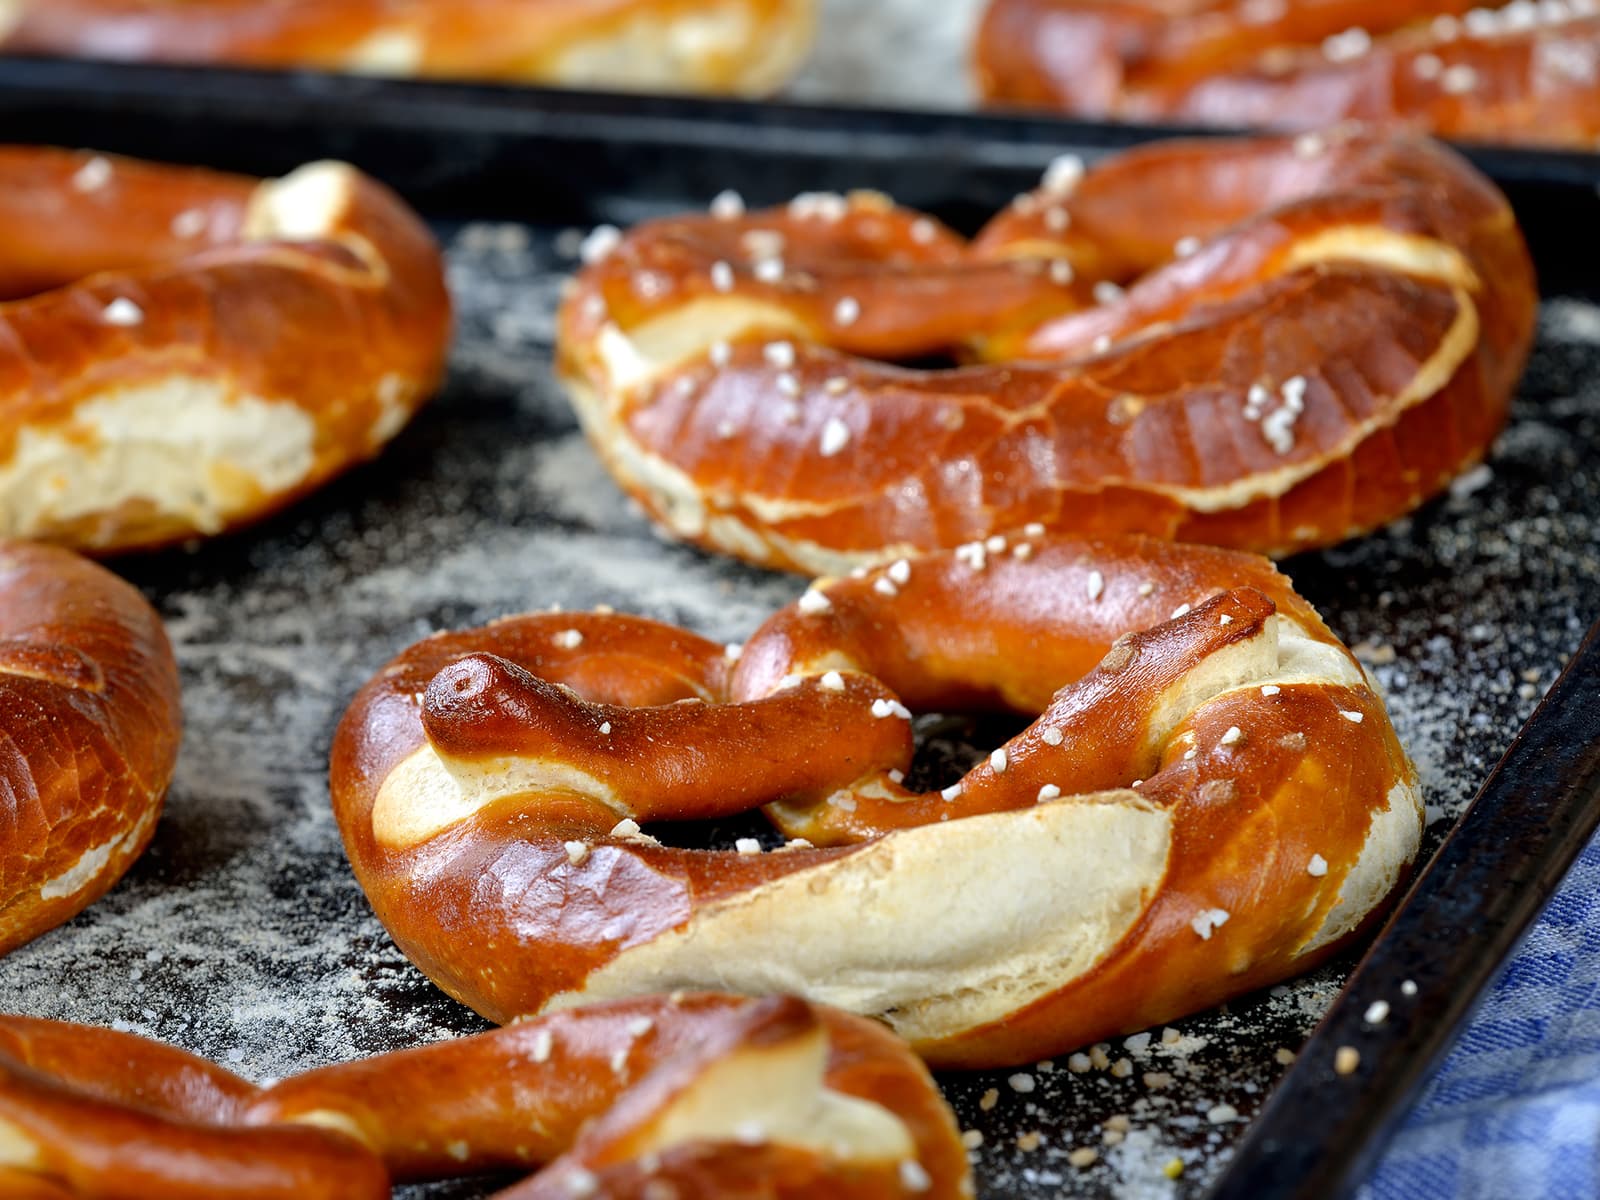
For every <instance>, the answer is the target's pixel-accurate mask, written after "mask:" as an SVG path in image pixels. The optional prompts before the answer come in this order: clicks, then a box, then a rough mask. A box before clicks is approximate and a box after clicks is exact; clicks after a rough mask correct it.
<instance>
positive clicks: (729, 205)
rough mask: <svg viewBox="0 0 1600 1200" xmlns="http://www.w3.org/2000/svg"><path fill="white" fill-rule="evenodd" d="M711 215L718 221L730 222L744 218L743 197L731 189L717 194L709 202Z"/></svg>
mask: <svg viewBox="0 0 1600 1200" xmlns="http://www.w3.org/2000/svg"><path fill="white" fill-rule="evenodd" d="M702 194H703V193H702ZM711 215H712V216H713V217H716V218H717V220H719V221H732V220H735V219H736V218H738V217H742V216H744V197H743V196H741V195H739V193H738V192H735V191H733V190H732V189H729V190H728V191H725V192H718V193H717V195H716V197H715V198H714V199H713V200H712V201H711Z"/></svg>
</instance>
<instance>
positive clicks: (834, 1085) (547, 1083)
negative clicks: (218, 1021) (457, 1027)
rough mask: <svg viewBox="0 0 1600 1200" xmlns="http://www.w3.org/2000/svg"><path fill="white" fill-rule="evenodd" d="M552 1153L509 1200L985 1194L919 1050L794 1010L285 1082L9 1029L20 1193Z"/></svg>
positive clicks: (703, 1011)
mask: <svg viewBox="0 0 1600 1200" xmlns="http://www.w3.org/2000/svg"><path fill="white" fill-rule="evenodd" d="M540 1164H549V1165H548V1166H546V1167H545V1169H544V1170H542V1171H541V1172H540V1173H539V1174H537V1175H535V1176H533V1177H532V1178H531V1179H529V1180H528V1181H527V1182H526V1183H524V1184H521V1185H519V1186H516V1187H513V1188H511V1189H509V1190H507V1191H504V1192H500V1193H497V1195H500V1196H503V1197H505V1198H506V1200H536V1198H544V1197H552V1198H555V1197H559V1198H560V1200H575V1198H577V1197H615V1198H618V1200H621V1198H624V1197H638V1198H639V1200H673V1198H679V1200H690V1198H691V1197H692V1198H701V1197H704V1198H707V1200H713V1198H725V1200H737V1198H749V1200H756V1198H758V1197H772V1198H774V1200H776V1198H779V1197H790V1198H793V1200H802V1198H806V1197H812V1198H816V1200H822V1198H823V1197H827V1198H830V1200H831V1198H833V1197H860V1198H861V1200H876V1198H878V1197H902V1196H904V1197H909V1196H921V1197H930V1198H932V1200H955V1198H956V1197H961V1196H970V1195H971V1181H970V1178H969V1174H968V1168H967V1162H966V1153H965V1151H964V1150H963V1148H962V1146H961V1142H960V1140H959V1138H958V1136H957V1130H956V1127H955V1122H954V1119H953V1117H952V1116H951V1114H950V1111H949V1109H948V1108H947V1107H946V1106H945V1104H944V1102H943V1100H941V1099H940V1097H939V1093H938V1090H937V1089H936V1088H935V1087H934V1085H933V1081H932V1080H931V1079H929V1078H928V1074H927V1071H926V1069H925V1068H923V1066H922V1065H921V1064H920V1063H919V1062H918V1061H917V1060H916V1059H915V1058H914V1057H913V1056H912V1055H911V1053H910V1052H909V1051H908V1050H907V1049H906V1048H905V1046H904V1045H902V1044H901V1043H900V1042H898V1041H897V1040H896V1039H895V1038H894V1037H893V1036H892V1035H891V1034H889V1033H888V1032H887V1031H886V1030H884V1029H883V1028H882V1027H881V1026H878V1025H876V1024H874V1023H873V1022H870V1021H864V1020H862V1019H860V1018H859V1017H852V1016H849V1015H847V1014H845V1013H840V1012H835V1011H831V1010H828V1009H822V1008H817V1007H814V1006H812V1005H808V1004H805V1003H803V1002H802V1001H799V1000H795V999H791V998H773V999H768V1000H745V999H737V998H734V997H731V996H724V995H690V996H679V997H672V998H660V997H656V998H650V999H641V1000H631V1001H625V1002H622V1003H617V1004H610V1005H604V1006H596V1007H594V1008H590V1009H586V1010H582V1011H578V1012H570V1013H559V1014H555V1015H553V1016H549V1017H545V1018H542V1019H540V1020H538V1021H534V1022H528V1023H525V1024H521V1025H517V1026H515V1027H513V1028H509V1029H502V1030H499V1031H497V1032H494V1033H488V1034H483V1035H480V1036H478V1037H473V1038H464V1039H461V1040H459V1041H453V1042H444V1043H440V1044H438V1045H434V1046H429V1047H425V1048H423V1049H418V1050H410V1051H403V1052H400V1053H396V1054H388V1055H383V1056H380V1057H377V1058H371V1059H366V1060H364V1061H359V1062H353V1063H347V1064H344V1065H341V1066H335V1067H329V1068H325V1069H322V1070H317V1071H311V1072H308V1073H306V1074H304V1075H298V1076H295V1077H293V1078H290V1079H287V1080H284V1081H283V1082H281V1083H277V1084H274V1085H272V1086H270V1087H266V1088H258V1087H255V1086H253V1085H251V1084H249V1083H248V1082H246V1081H245V1080H243V1079H240V1078H239V1077H237V1076H235V1075H232V1074H230V1073H229V1072H227V1071H224V1070H222V1069H221V1068H219V1067H215V1066H213V1065H212V1064H210V1063H208V1062H206V1061H204V1060H203V1059H198V1058H195V1057H193V1056H192V1055H189V1054H185V1053H183V1052H182V1051H179V1050H176V1049H173V1048H171V1047H168V1046H164V1045H161V1044H160V1043H157V1042H150V1041H146V1040H144V1039H142V1038H137V1037H132V1036H130V1035H128V1034H120V1033H111V1032H108V1031H105V1030H101V1029H93V1028H89V1027H86V1026H81V1025H68V1024H63V1023H58V1022H52V1021H38V1020H30V1019H28V1018H24V1017H0V1193H3V1194H4V1195H6V1196H16V1195H19V1194H20V1195H23V1196H41V1197H52V1198H71V1200H124V1198H128V1200H149V1198H150V1197H155V1196H159V1197H161V1198H162V1200H244V1198H246V1197H248V1198H249V1200H363V1198H366V1197H374V1198H376V1197H386V1196H388V1195H389V1188H390V1182H391V1179H393V1180H394V1181H408V1180H422V1179H439V1178H448V1177H451V1176H456V1175H462V1174H468V1173H477V1172H483V1171H494V1170H518V1169H522V1170H527V1169H530V1168H532V1167H534V1166H538V1165H540ZM30 1189H31V1190H30Z"/></svg>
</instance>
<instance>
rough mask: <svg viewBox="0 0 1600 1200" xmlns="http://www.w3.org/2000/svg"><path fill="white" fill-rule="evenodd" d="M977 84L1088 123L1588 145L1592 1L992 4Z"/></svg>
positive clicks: (1599, 36) (1596, 69) (1597, 61)
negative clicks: (1378, 129)
mask: <svg viewBox="0 0 1600 1200" xmlns="http://www.w3.org/2000/svg"><path fill="white" fill-rule="evenodd" d="M974 61H975V67H976V74H977V79H978V89H979V91H980V93H981V94H982V95H983V96H984V98H985V99H987V100H989V101H991V102H994V103H999V104H1012V105H1026V106H1030V107H1044V108H1052V109H1058V110H1061V111H1065V112H1070V113H1074V114H1077V115H1079V116H1084V117H1098V118H1108V117H1109V118H1121V119H1129V120H1137V121H1151V120H1167V121H1177V122H1181V123H1184V124H1191V125H1192V124H1205V125H1220V126H1225V127H1229V128H1236V129H1237V128H1251V127H1254V128H1272V129H1313V128H1316V127H1318V126H1319V125H1324V124H1328V123H1331V122H1334V121H1339V120H1356V121H1362V122H1365V123H1368V124H1374V125H1384V126H1391V127H1392V126H1405V127H1409V128H1413V129H1418V130H1422V131H1426V132H1431V133H1434V134H1437V135H1439V136H1443V137H1452V138H1462V139H1468V140H1492V141H1503V142H1517V143H1523V144H1531V145H1546V146H1570V147H1581V148H1583V149H1590V148H1593V147H1594V146H1595V145H1596V143H1597V142H1600V93H1597V91H1596V84H1597V83H1600V3H1595V2H1594V0H1557V2H1555V3H1542V4H1536V3H1532V2H1531V0H1516V2H1514V3H1510V4H1506V5H1504V6H1503V7H1500V8H1498V9H1496V8H1488V7H1480V6H1478V5H1476V4H1474V3H1473V0H1410V2H1406V0H1401V2H1400V3H1394V4H1389V3H1378V2H1377V0H1315V2H1314V3H1287V2H1284V0H1139V2H1137V3H1117V4H1107V3H1104V2H1103V0H990V4H989V7H988V9H987V11H986V12H985V15H984V19H983V22H982V25H981V26H980V29H979V33H978V39H977V45H976V50H975V56H974Z"/></svg>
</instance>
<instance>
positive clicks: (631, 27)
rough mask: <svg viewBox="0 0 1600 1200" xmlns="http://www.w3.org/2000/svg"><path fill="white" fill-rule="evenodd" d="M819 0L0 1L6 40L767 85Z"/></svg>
mask: <svg viewBox="0 0 1600 1200" xmlns="http://www.w3.org/2000/svg"><path fill="white" fill-rule="evenodd" d="M815 8H816V5H815V0H274V2H273V3H271V4H263V3H261V0H185V2H184V3H182V4H173V3H171V0H0V51H4V52H9V53H13V54H16V53H24V54H56V55H76V56H81V57H87V58H107V59H122V60H134V61H139V60H145V61H157V62H189V63H193V62H201V63H238V64H246V65H252V66H269V67H318V68H322V69H324V70H333V71H353V72H357V73H360V74H369V75H388V76H419V75H420V76H441V77H447V78H450V77H453V78H470V79H499V80H507V81H516V82H524V83H549V84H558V85H567V86H576V87H608V88H632V89H640V90H648V91H663V90H665V91H698V92H727V93H735V94H744V95H760V94H763V93H766V92H770V91H773V90H775V89H777V88H778V87H779V86H781V85H782V84H783V83H784V82H785V81H787V80H788V78H789V77H790V76H791V75H793V74H794V73H795V72H796V71H797V70H798V69H799V67H800V65H801V63H803V62H804V61H805V57H806V55H807V53H808V52H809V51H810V49H811V43H812V38H813V33H814V27H815V24H816V12H815Z"/></svg>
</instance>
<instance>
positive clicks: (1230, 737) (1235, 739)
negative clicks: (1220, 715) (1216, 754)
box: [1217, 725, 1244, 746]
mask: <svg viewBox="0 0 1600 1200" xmlns="http://www.w3.org/2000/svg"><path fill="white" fill-rule="evenodd" d="M1243 739H1244V730H1242V729H1240V728H1239V727H1238V726H1237V725H1230V726H1228V731H1227V732H1226V733H1224V734H1223V735H1222V736H1221V737H1220V738H1218V739H1217V745H1219V746H1234V745H1237V744H1238V743H1239V742H1240V741H1242V740H1243Z"/></svg>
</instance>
